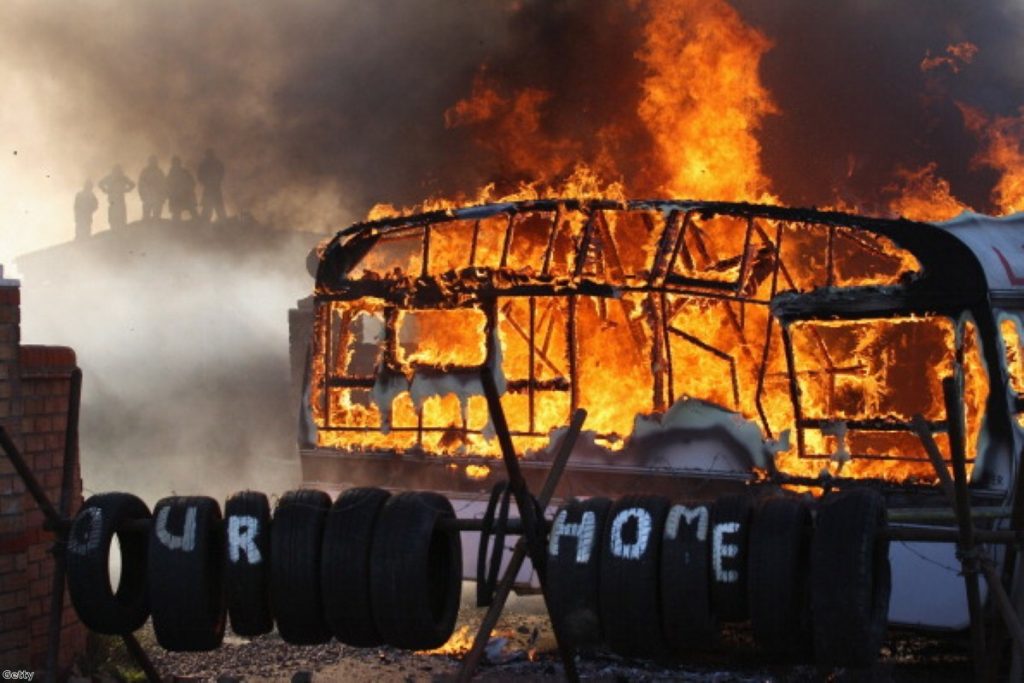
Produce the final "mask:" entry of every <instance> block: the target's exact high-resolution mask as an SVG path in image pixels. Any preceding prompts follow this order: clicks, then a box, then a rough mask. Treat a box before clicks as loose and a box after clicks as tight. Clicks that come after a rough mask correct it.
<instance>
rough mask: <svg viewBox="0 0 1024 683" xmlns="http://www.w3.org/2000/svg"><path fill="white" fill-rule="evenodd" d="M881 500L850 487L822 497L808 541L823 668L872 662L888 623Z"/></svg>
mask: <svg viewBox="0 0 1024 683" xmlns="http://www.w3.org/2000/svg"><path fill="white" fill-rule="evenodd" d="M884 527H885V500H884V499H883V498H882V495H881V494H880V493H878V492H877V491H872V490H869V489H853V490H849V491H843V492H840V493H838V494H835V495H831V496H827V497H826V498H825V499H824V500H822V501H821V504H820V507H819V509H818V517H817V520H816V524H815V529H814V538H813V540H812V542H811V610H812V615H813V620H814V623H813V630H814V653H815V660H816V661H817V663H818V664H819V665H821V666H824V667H834V666H846V667H864V666H870V665H871V664H873V663H874V662H875V660H876V659H877V658H878V651H879V649H880V648H881V646H882V640H883V639H884V637H885V629H886V626H887V622H888V612H889V597H890V594H891V590H892V577H891V574H890V567H889V542H888V540H887V539H886V538H885V537H884V536H883V535H882V533H881V531H882V530H883V529H884Z"/></svg>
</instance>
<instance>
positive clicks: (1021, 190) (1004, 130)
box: [960, 104, 1024, 214]
mask: <svg viewBox="0 0 1024 683" xmlns="http://www.w3.org/2000/svg"><path fill="white" fill-rule="evenodd" d="M960 110H961V112H962V113H963V115H964V123H965V125H966V126H967V128H968V130H971V131H972V132H974V133H975V134H976V135H977V136H978V137H979V139H980V140H981V142H982V145H983V148H982V150H981V151H980V152H979V153H978V154H977V156H975V158H974V160H973V161H974V163H975V164H976V165H978V166H987V167H990V168H993V169H995V170H997V171H999V173H1000V178H999V181H998V182H997V183H996V186H995V188H993V190H992V202H993V204H995V206H996V207H998V209H999V210H1000V211H1001V212H1002V213H1006V214H1010V213H1015V212H1017V211H1024V149H1022V147H1021V141H1022V140H1024V107H1021V109H1020V110H1019V115H1018V116H995V117H989V116H987V115H986V114H985V113H984V112H982V111H980V110H978V109H976V108H973V107H969V106H968V105H966V104H960Z"/></svg>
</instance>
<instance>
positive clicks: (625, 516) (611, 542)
mask: <svg viewBox="0 0 1024 683" xmlns="http://www.w3.org/2000/svg"><path fill="white" fill-rule="evenodd" d="M670 507H671V503H670V502H669V501H668V499H667V498H663V497H661V496H645V495H631V496H623V497H622V498H620V499H619V500H617V501H616V502H615V503H614V504H613V505H612V507H611V510H609V512H608V522H607V524H606V526H605V532H604V535H603V541H602V544H601V629H602V631H603V632H604V638H605V642H606V643H607V644H608V647H610V648H611V649H612V650H613V651H614V652H615V653H617V654H620V655H622V656H624V657H652V658H655V657H664V656H666V655H667V654H668V646H667V644H666V642H665V638H664V636H663V634H662V630H661V600H660V595H659V593H660V591H659V585H658V575H659V573H660V571H661V543H662V535H663V534H664V532H665V519H666V518H667V516H668V511H669V508H670Z"/></svg>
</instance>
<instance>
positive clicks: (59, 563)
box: [46, 368, 82, 683]
mask: <svg viewBox="0 0 1024 683" xmlns="http://www.w3.org/2000/svg"><path fill="white" fill-rule="evenodd" d="M81 403H82V370H81V368H75V369H74V370H72V371H71V381H70V386H69V387H68V420H67V424H66V425H65V427H64V462H63V464H62V468H63V471H62V472H61V475H62V476H61V488H60V516H61V519H64V520H66V519H68V518H69V517H70V516H71V492H72V489H74V486H75V462H76V460H77V459H78V415H79V408H80V406H81ZM56 533H57V538H56V540H55V541H54V544H53V548H52V550H51V553H52V554H53V585H52V587H51V588H50V625H49V633H48V636H49V637H48V641H47V644H46V680H47V681H50V682H51V683H52V682H53V681H56V680H57V667H58V660H59V658H60V657H59V655H60V630H61V628H60V627H61V620H62V618H63V616H64V577H65V574H66V572H67V556H66V554H65V550H66V548H67V542H68V527H67V526H63V528H61V529H59V530H57V531H56Z"/></svg>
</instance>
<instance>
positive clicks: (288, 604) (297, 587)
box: [270, 489, 331, 645]
mask: <svg viewBox="0 0 1024 683" xmlns="http://www.w3.org/2000/svg"><path fill="white" fill-rule="evenodd" d="M330 507H331V498H330V496H328V495H327V494H326V493H324V492H323V491H316V490H313V489H300V490H298V491H289V492H288V493H286V494H284V495H283V496H281V499H280V500H279V501H278V502H277V507H276V508H275V510H274V521H273V522H272V523H271V527H270V604H271V607H272V609H273V612H274V618H275V619H276V620H277V631H278V633H280V634H281V638H282V639H283V640H284V641H285V642H287V643H291V644H292V645H316V644H319V643H326V642H327V641H329V640H330V639H331V629H330V626H328V625H327V620H326V619H324V613H323V602H322V601H321V593H320V563H321V558H322V540H323V532H324V525H325V523H326V521H327V511H328V510H329V509H330Z"/></svg>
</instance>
